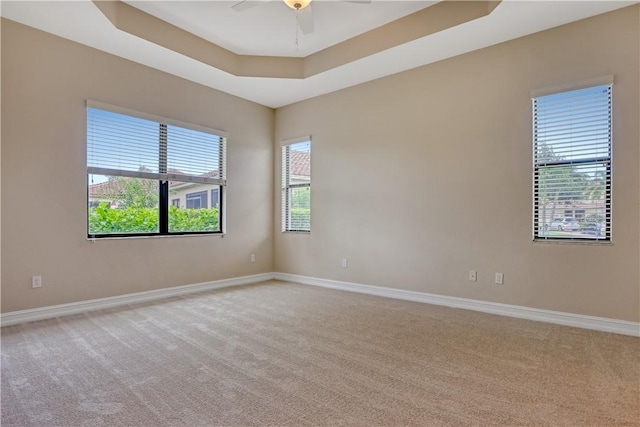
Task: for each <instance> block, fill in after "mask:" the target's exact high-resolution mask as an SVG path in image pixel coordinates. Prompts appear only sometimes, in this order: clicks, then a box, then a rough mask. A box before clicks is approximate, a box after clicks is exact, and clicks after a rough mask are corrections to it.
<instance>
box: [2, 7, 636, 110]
mask: <svg viewBox="0 0 640 427" xmlns="http://www.w3.org/2000/svg"><path fill="white" fill-rule="evenodd" d="M127 3H129V4H130V5H133V6H135V7H137V8H139V9H141V10H143V11H145V12H147V13H149V14H152V15H154V16H156V17H157V18H160V19H162V20H164V21H167V22H169V23H171V24H173V25H176V26H178V27H180V28H182V29H184V30H187V31H189V32H191V33H193V34H195V35H198V36H200V37H202V38H204V39H207V40H209V41H211V42H213V43H215V44H218V45H220V46H222V47H224V48H226V49H228V50H231V51H233V52H235V53H238V54H244V55H267V56H297V57H304V56H307V55H309V54H311V53H314V52H316V51H318V50H322V49H324V48H327V47H329V46H332V45H334V44H336V43H338V42H340V41H343V40H346V39H348V38H351V37H353V36H355V35H358V34H360V33H362V32H365V31H368V30H370V29H373V28H376V27H379V26H381V25H384V24H385V23H388V22H390V21H393V20H395V19H398V18H400V17H402V16H405V15H407V14H410V13H412V12H414V11H417V10H420V9H422V8H425V7H428V6H429V5H431V4H432V3H434V2H432V1H420V0H413V1H383V0H373V1H372V3H371V4H369V5H366V4H355V3H346V2H340V1H335V0H314V1H313V5H312V7H313V15H314V23H315V31H314V33H313V34H310V35H302V34H299V48H296V45H295V38H296V25H295V12H294V11H293V10H291V9H289V8H288V7H287V6H286V5H284V4H283V3H282V2H281V1H280V0H272V1H269V2H266V3H263V4H260V5H258V6H256V7H254V8H252V9H249V10H246V11H244V12H236V11H234V10H232V9H231V6H232V5H233V4H235V3H236V2H234V1H128V2H127ZM634 3H638V0H632V1H613V0H608V1H577V0H573V1H558V0H556V1H544V0H538V1H526V0H504V1H503V2H502V3H501V4H500V5H499V6H498V7H497V8H496V9H495V10H494V11H493V13H491V14H490V15H489V16H486V17H484V18H480V19H477V20H475V21H471V22H468V23H465V24H462V25H459V26H457V27H453V28H449V29H447V30H444V31H441V32H439V33H436V34H432V35H430V36H427V37H423V38H420V39H417V40H414V41H412V42H409V43H405V44H403V45H400V46H397V47H395V48H392V49H388V50H386V51H382V52H380V53H377V54H374V55H372V56H369V57H366V58H363V59H360V60H357V61H355V62H351V63H348V64H345V65H343V66H340V67H337V68H334V69H331V70H328V71H325V72H323V73H320V74H317V75H314V76H312V77H309V78H306V79H283V78H255V77H237V76H233V75H231V74H229V73H226V72H224V71H221V70H218V69H216V68H213V67H211V66H209V65H206V64H203V63H202V62H199V61H197V60H195V59H192V58H189V57H187V56H184V55H182V54H179V53H177V52H174V51H171V50H169V49H166V48H164V47H161V46H158V45H155V44H153V43H151V42H149V41H146V40H143V39H141V38H138V37H135V36H133V35H131V34H128V33H125V32H123V31H120V30H118V29H116V28H115V27H114V26H113V25H112V24H111V22H110V21H109V20H107V18H106V17H105V16H104V15H103V14H102V13H101V12H100V10H98V8H97V7H96V6H95V5H94V4H93V3H92V2H90V1H88V0H80V1H6V0H3V1H2V2H1V9H0V13H1V14H2V16H3V17H5V18H8V19H11V20H14V21H17V22H20V23H23V24H25V25H29V26H32V27H35V28H38V29H41V30H43V31H46V32H49V33H52V34H55V35H58V36H60V37H64V38H66V39H70V40H73V41H76V42H78V43H82V44H85V45H87V46H91V47H94V48H96V49H100V50H102V51H105V52H109V53H112V54H114V55H117V56H120V57H123V58H127V59H129V60H132V61H135V62H138V63H141V64H144V65H147V66H150V67H153V68H156V69H159V70H162V71H165V72H168V73H171V74H174V75H176V76H180V77H182V78H185V79H188V80H192V81H194V82H197V83H200V84H203V85H206V86H209V87H212V88H215V89H219V90H222V91H224V92H227V93H230V94H233V95H236V96H239V97H242V98H246V99H249V100H252V101H254V102H257V103H259V104H263V105H266V106H269V107H274V108H276V107H281V106H284V105H288V104H291V103H294V102H297V101H301V100H304V99H308V98H311V97H314V96H318V95H321V94H325V93H329V92H332V91H335V90H339V89H342V88H345V87H349V86H352V85H356V84H359V83H363V82H366V81H369V80H373V79H376V78H380V77H383V76H386V75H390V74H394V73H397V72H400V71H404V70H407V69H411V68H415V67H418V66H421V65H425V64H429V63H431V62H435V61H439V60H442V59H445V58H449V57H452V56H455V55H459V54H462V53H465V52H469V51H472V50H476V49H480V48H483V47H486V46H490V45H493V44H496V43H500V42H503V41H507V40H511V39H514V38H517V37H521V36H524V35H527V34H531V33H534V32H538V31H542V30H545V29H548V28H552V27H555V26H558V25H562V24H565V23H569V22H573V21H577V20H580V19H584V18H587V17H590V16H594V15H598V14H601V13H605V12H608V11H611V10H614V9H618V8H621V7H624V6H628V5H631V4H634Z"/></svg>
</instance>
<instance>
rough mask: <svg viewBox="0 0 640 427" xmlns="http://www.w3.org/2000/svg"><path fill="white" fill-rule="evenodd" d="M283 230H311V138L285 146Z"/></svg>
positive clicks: (283, 156)
mask: <svg viewBox="0 0 640 427" xmlns="http://www.w3.org/2000/svg"><path fill="white" fill-rule="evenodd" d="M282 231H300V232H309V231H311V141H303V142H297V143H294V144H289V145H285V146H283V147H282Z"/></svg>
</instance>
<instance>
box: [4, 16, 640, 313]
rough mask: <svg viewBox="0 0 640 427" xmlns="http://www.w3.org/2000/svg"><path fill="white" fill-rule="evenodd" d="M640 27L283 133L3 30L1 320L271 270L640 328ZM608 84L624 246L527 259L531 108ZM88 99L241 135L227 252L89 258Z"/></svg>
mask: <svg viewBox="0 0 640 427" xmlns="http://www.w3.org/2000/svg"><path fill="white" fill-rule="evenodd" d="M639 18H640V7H638V6H635V7H633V8H627V9H623V10H620V11H616V12H613V13H610V14H607V15H603V16H599V17H595V18H592V19H589V20H586V21H582V22H578V23H574V24H570V25H567V26H563V27H560V28H557V29H553V30H549V31H546V32H543V33H539V34H536V35H533V36H529V37H525V38H522V39H519V40H515V41H512V42H508V43H504V44H501V45H498V46H494V47H491V48H488V49H484V50H481V51H477V52H473V53H469V54H466V55H463V56H459V57H457V58H453V59H450V60H447V61H442V62H440V63H437V64H432V65H430V66H426V67H422V68H419V69H415V70H412V71H408V72H405V73H402V74H399V75H395V76H391V77H387V78H384V79H380V80H377V81H374V82H370V83H367V84H363V85H360V86H357V87H353V88H349V89H345V90H342V91H339V92H336V93H333V94H329V95H325V96H322V97H318V98H315V99H312V100H308V101H305V102H302V103H298V104H295V105H292V106H289V107H285V108H282V109H279V110H278V111H277V112H276V118H275V121H274V117H273V111H272V110H271V109H268V108H266V107H262V106H259V105H256V104H253V103H251V102H248V101H244V100H241V99H239V98H236V97H233V96H230V95H227V94H224V93H222V92H218V91H215V90H212V89H209V88H206V87H203V86H200V85H197V84H195V83H191V82H187V81H185V80H182V79H179V78H177V77H174V76H170V75H167V74H165V73H162V72H159V71H156V70H152V69H150V68H147V67H144V66H141V65H138V64H134V63H132V62H129V61H126V60H123V59H119V58H117V57H114V56H111V55H108V54H105V53H102V52H99V51H96V50H94V49H90V48H87V47H84V46H80V45H78V44H75V43H72V42H69V41H65V40H63V39H60V38H57V37H54V36H51V35H47V34H45V33H42V32H39V31H36V30H33V29H29V28H27V27H24V26H22V25H19V24H16V23H13V22H11V21H5V20H3V21H2V38H1V40H2V42H1V43H2V44H1V55H2V58H1V59H2V69H1V72H2V87H1V91H2V106H1V107H2V121H3V124H4V126H2V129H1V137H2V140H3V141H2V142H3V144H2V159H1V160H2V161H1V169H0V170H1V176H0V179H1V194H2V204H1V213H0V215H1V220H2V223H1V225H2V231H4V233H3V236H2V243H1V254H2V255H1V256H2V262H1V265H2V267H3V268H2V272H1V280H2V297H3V298H2V311H3V312H8V311H14V310H21V309H27V308H33V307H41V306H48V305H54V304H60V303H66V302H72V301H80V300H86V299H92V298H100V297H106V296H112V295H120V294H126V293H132V292H139V291H144V290H150V289H157V288H163V287H168V286H175V285H182V284H190V283H198V282H203V281H210V280H217V279H223V278H228V277H237V276H243V275H249V274H257V273H262V272H268V271H272V270H275V271H281V272H287V273H294V274H303V275H308V276H316V277H322V278H327V279H336V280H345V281H352V282H358V283H365V284H371V285H380V286H389V287H393V288H401V289H409V290H417V291H422V292H431V293H437V294H442V295H452V296H459V297H466V298H474V299H479V300H486V301H496V302H504V303H508V304H517V305H524V306H529V307H538V308H546V309H552V310H560V311H567V312H573V313H581V314H587V315H595V316H603V317H611V318H617V319H623V320H631V321H638V320H640V319H639V312H640V307H639V304H640V291H639V288H640V285H639V282H640V277H639V274H640V270H639V267H638V266H639V263H640V251H639V248H638V245H639V239H638V237H639V236H640V215H639V199H640V185H639V184H640V173H639V170H640V161H639V160H640V155H639V145H640V143H639V141H640V134H639V129H638V117H639V116H640V108H639V105H638V104H639V100H638V98H639V96H638V93H639V86H640V72H639V64H640V43H639V41H638V40H639V20H640V19H639ZM607 74H613V75H614V76H615V85H614V160H613V161H614V183H613V184H614V189H613V192H614V195H613V210H614V216H613V227H614V229H613V233H614V243H613V244H612V245H607V246H595V245H572V244H542V243H532V242H531V120H530V115H531V106H530V100H529V92H530V90H531V89H538V88H542V87H548V86H554V85H558V84H565V83H571V82H573V81H579V80H583V79H588V78H592V77H597V76H602V75H607ZM87 98H89V99H93V100H97V101H102V102H106V103H110V104H114V105H120V106H123V107H127V108H131V109H135V110H140V111H144V112H148V113H151V114H156V115H160V116H167V117H171V118H174V119H177V120H182V121H186V122H193V123H196V124H199V125H203V126H210V127H214V128H217V129H222V130H226V131H228V132H229V133H230V138H229V150H228V171H229V174H228V179H229V186H228V194H227V231H228V235H227V236H226V237H225V238H220V237H211V236H208V237H175V238H153V239H130V240H108V241H99V242H96V243H91V242H89V241H87V240H86V237H85V236H86V225H85V222H86V212H85V209H84V206H85V201H86V182H85V166H86V165H85V107H84V101H85V100H86V99H87ZM274 129H275V136H276V137H275V141H274V140H273V135H274ZM308 134H311V135H312V136H313V160H312V163H313V164H312V171H313V190H312V194H313V196H312V197H313V199H312V206H313V213H312V233H311V234H310V235H302V234H281V233H280V232H279V230H280V201H279V197H280V189H279V185H280V169H279V167H280V164H279V163H280V156H279V145H280V141H281V140H287V139H291V138H295V137H298V136H302V135H308ZM274 150H275V153H277V154H278V155H275V156H274V154H273V153H274ZM273 165H275V170H273ZM274 199H275V203H274ZM274 213H275V216H274ZM273 230H276V231H275V234H274V231H273ZM274 249H275V250H274ZM251 253H255V254H256V256H257V260H256V262H255V263H253V264H252V263H249V255H250V254H251ZM343 257H346V258H348V259H349V268H348V269H343V268H341V267H340V259H341V258H343ZM470 269H475V270H478V282H476V283H471V282H468V281H467V272H468V270H470ZM495 272H503V273H504V274H505V284H504V285H502V286H498V285H495V284H493V275H494V273H495ZM33 275H42V276H43V283H44V285H43V288H41V289H31V276H33Z"/></svg>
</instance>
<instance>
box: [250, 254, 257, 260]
mask: <svg viewBox="0 0 640 427" xmlns="http://www.w3.org/2000/svg"><path fill="white" fill-rule="evenodd" d="M251 262H256V256H255V254H251Z"/></svg>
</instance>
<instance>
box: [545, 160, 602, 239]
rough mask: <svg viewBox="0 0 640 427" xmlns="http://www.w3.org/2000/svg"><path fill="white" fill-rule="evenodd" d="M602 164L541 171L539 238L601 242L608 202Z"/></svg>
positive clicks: (559, 167)
mask: <svg viewBox="0 0 640 427" xmlns="http://www.w3.org/2000/svg"><path fill="white" fill-rule="evenodd" d="M607 173H608V172H607V167H606V165H603V164H593V165H580V166H574V165H568V166H555V167H546V168H541V170H540V172H539V175H538V180H537V182H538V215H539V217H538V218H539V221H538V234H539V235H540V236H541V237H542V236H544V237H555V238H575V239H593V238H600V239H601V238H604V237H605V235H606V233H605V231H606V218H607V213H608V211H609V209H610V206H609V202H608V197H607V193H608V184H607V181H608V180H607Z"/></svg>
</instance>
